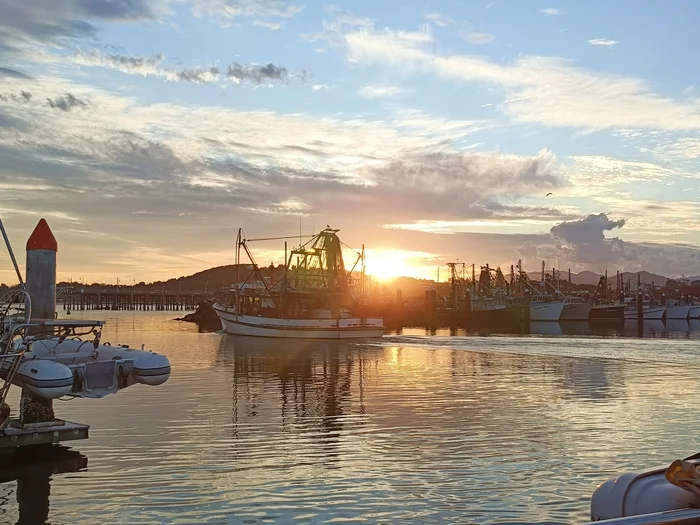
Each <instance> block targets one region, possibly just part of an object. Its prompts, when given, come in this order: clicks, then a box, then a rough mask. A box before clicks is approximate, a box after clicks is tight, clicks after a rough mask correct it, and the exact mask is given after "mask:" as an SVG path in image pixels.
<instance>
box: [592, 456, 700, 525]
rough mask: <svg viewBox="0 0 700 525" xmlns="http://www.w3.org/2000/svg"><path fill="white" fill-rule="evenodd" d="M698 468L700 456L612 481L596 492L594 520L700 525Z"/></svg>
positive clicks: (642, 523) (643, 524) (626, 475)
mask: <svg viewBox="0 0 700 525" xmlns="http://www.w3.org/2000/svg"><path fill="white" fill-rule="evenodd" d="M698 468H700V454H696V455H694V456H691V457H689V458H686V459H684V460H682V461H681V460H676V461H674V462H673V463H672V464H671V465H670V466H659V467H655V468H650V469H647V470H642V471H638V472H629V473H626V474H623V475H622V476H619V477H616V478H612V479H609V480H607V481H605V482H603V483H601V484H600V485H599V486H598V488H596V490H595V491H594V492H593V496H592V498H591V521H605V520H614V521H616V522H617V521H620V523H627V522H629V523H635V524H638V525H653V524H661V523H674V524H681V523H700V510H699V507H700V472H698Z"/></svg>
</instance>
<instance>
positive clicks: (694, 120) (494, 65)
mask: <svg viewBox="0 0 700 525" xmlns="http://www.w3.org/2000/svg"><path fill="white" fill-rule="evenodd" d="M406 34H407V32H398V31H393V30H389V29H383V30H374V29H367V28H363V29H362V30H352V29H351V30H349V31H347V32H345V33H344V34H342V35H339V34H338V33H337V32H336V33H334V34H333V35H332V36H330V35H329V36H327V39H328V42H329V43H331V44H333V45H343V46H345V48H346V50H347V55H348V58H349V59H350V60H351V61H352V62H354V63H357V64H362V65H365V66H370V67H371V66H374V67H384V68H391V69H393V70H394V71H396V72H398V73H401V74H403V75H418V74H430V75H434V76H436V77H438V78H441V79H444V80H450V81H455V82H480V83H485V84H487V85H489V84H490V85H491V86H495V87H496V88H500V92H501V95H502V97H503V100H504V102H503V103H502V104H501V105H500V110H501V111H502V112H503V113H504V114H505V115H507V116H510V117H511V118H512V119H513V120H515V121H516V122H523V123H539V124H544V125H548V126H553V127H576V128H583V129H594V130H603V129H610V128H612V129H619V128H627V129H640V128H647V129H663V130H697V129H700V113H698V111H697V104H696V103H695V102H694V101H691V102H678V101H676V100H673V99H671V98H668V97H663V96H660V95H658V94H656V93H654V92H653V91H652V90H651V87H650V85H649V84H648V83H647V82H646V81H644V80H641V79H637V78H633V77H625V76H620V75H611V74H607V73H597V72H593V71H588V70H585V69H582V68H579V67H576V66H575V65H574V63H573V62H571V61H568V60H563V59H560V58H552V57H541V56H520V57H519V58H517V59H516V60H515V61H514V62H513V63H511V64H503V63H499V62H491V61H489V60H487V59H484V58H482V57H479V56H473V55H442V54H436V53H435V52H433V51H432V50H431V49H430V47H429V46H427V45H426V44H427V43H429V42H430V38H432V37H431V36H430V34H429V33H426V32H425V31H423V30H421V31H419V32H416V33H412V35H413V36H412V38H406V37H405V35H406Z"/></svg>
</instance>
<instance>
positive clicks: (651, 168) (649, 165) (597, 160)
mask: <svg viewBox="0 0 700 525" xmlns="http://www.w3.org/2000/svg"><path fill="white" fill-rule="evenodd" d="M568 160H570V161H571V162H572V163H573V164H572V165H571V166H570V168H568V169H567V175H566V178H567V180H568V181H569V187H568V188H567V189H568V191H569V193H570V194H571V195H578V196H583V195H591V196H600V195H604V194H606V193H607V192H609V191H610V189H611V188H612V187H615V186H619V185H622V184H632V183H660V182H663V181H667V180H668V179H670V178H673V177H689V176H692V174H690V173H686V172H683V171H682V170H679V169H677V168H675V167H665V166H661V165H658V164H654V163H653V162H643V161H635V160H627V159H618V158H614V157H605V156H601V155H573V156H571V157H569V159H568Z"/></svg>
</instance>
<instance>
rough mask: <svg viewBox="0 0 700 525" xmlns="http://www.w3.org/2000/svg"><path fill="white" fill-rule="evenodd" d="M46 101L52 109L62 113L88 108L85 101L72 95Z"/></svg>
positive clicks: (67, 94)
mask: <svg viewBox="0 0 700 525" xmlns="http://www.w3.org/2000/svg"><path fill="white" fill-rule="evenodd" d="M46 101H47V103H48V105H49V106H50V107H52V108H54V109H60V110H61V111H70V110H71V109H73V108H86V107H87V103H86V102H85V101H84V100H80V99H79V98H77V97H76V96H75V95H72V94H71V93H66V94H65V95H63V96H60V97H56V98H54V99H50V98H47V99H46Z"/></svg>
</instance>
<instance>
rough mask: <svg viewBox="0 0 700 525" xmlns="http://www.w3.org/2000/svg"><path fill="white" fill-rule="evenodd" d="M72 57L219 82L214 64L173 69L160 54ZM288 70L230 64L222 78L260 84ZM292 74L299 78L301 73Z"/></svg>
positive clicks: (92, 63) (124, 70)
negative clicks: (164, 62) (165, 65)
mask: <svg viewBox="0 0 700 525" xmlns="http://www.w3.org/2000/svg"><path fill="white" fill-rule="evenodd" d="M74 60H75V62H76V63H77V64H79V65H82V66H89V67H104V68H109V69H115V70H117V71H121V72H122V73H126V74H135V75H144V76H158V77H162V78H164V79H166V80H168V81H170V82H190V83H193V84H211V83H213V82H218V81H220V79H221V77H222V72H221V70H220V69H219V67H217V66H209V67H199V68H182V69H174V68H168V67H164V66H163V65H162V64H163V61H164V60H165V56H164V55H163V54H156V55H153V56H152V57H139V56H126V55H118V54H104V53H101V52H99V51H97V50H93V51H90V52H78V53H77V54H76V55H75V57H74ZM291 76H292V75H290V73H289V71H288V69H287V68H286V67H283V66H279V65H276V64H272V63H269V64H265V65H257V64H253V65H242V64H239V63H237V62H236V63H233V64H230V65H229V66H228V68H227V70H226V78H228V79H229V80H231V81H232V82H234V83H235V84H246V83H252V84H255V85H261V84H263V83H268V82H284V81H286V80H287V79H288V78H289V77H291ZM296 76H300V77H303V76H305V72H303V71H302V72H300V73H298V74H297V75H296Z"/></svg>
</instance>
